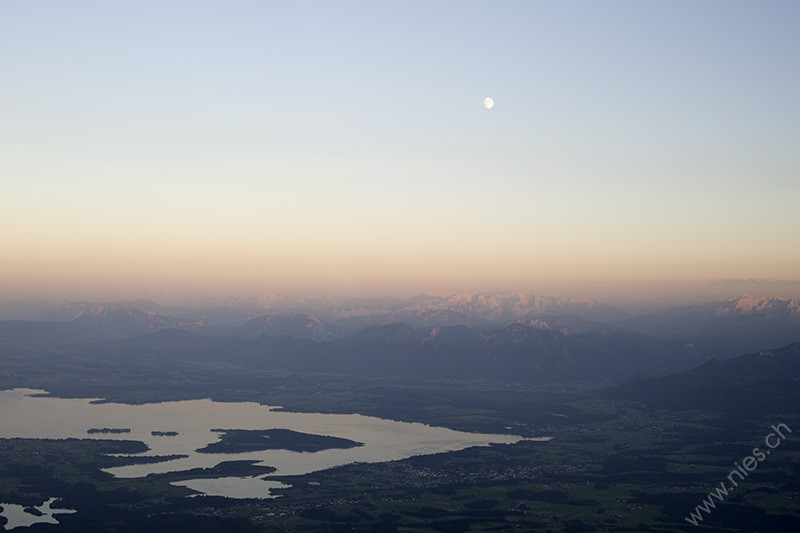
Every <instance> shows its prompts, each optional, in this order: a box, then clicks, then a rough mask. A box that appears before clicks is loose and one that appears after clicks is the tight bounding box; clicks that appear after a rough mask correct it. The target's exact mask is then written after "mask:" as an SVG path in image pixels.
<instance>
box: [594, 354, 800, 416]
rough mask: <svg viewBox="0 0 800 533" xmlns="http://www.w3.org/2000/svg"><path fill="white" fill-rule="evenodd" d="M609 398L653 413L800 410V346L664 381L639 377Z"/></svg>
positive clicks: (716, 362)
mask: <svg viewBox="0 0 800 533" xmlns="http://www.w3.org/2000/svg"><path fill="white" fill-rule="evenodd" d="M608 394H610V395H611V396H613V397H617V398H626V399H629V400H635V401H640V402H643V403H645V404H647V405H650V406H653V407H667V408H675V409H712V410H718V411H730V412H740V413H754V412H776V413H779V412H796V411H797V409H800V343H793V344H790V345H788V346H785V347H783V348H778V349H774V350H762V351H760V352H756V353H750V354H747V355H742V356H739V357H734V358H732V359H728V360H726V361H719V360H718V359H711V360H710V361H708V362H707V363H705V364H703V365H701V366H699V367H696V368H693V369H691V370H687V371H685V372H679V373H675V374H671V375H668V376H665V377H662V378H647V377H642V376H640V377H637V378H635V379H633V380H631V381H629V382H627V383H625V384H623V385H620V386H619V387H615V388H612V389H609V391H608Z"/></svg>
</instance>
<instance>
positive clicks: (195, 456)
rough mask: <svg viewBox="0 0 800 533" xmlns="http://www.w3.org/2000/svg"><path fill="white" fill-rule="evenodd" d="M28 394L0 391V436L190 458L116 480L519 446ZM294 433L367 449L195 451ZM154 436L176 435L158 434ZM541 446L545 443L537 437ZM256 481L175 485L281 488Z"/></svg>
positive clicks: (362, 421)
mask: <svg viewBox="0 0 800 533" xmlns="http://www.w3.org/2000/svg"><path fill="white" fill-rule="evenodd" d="M37 394H46V393H45V392H44V391H37V390H32V389H14V390H6V391H0V420H2V421H3V422H2V424H1V425H0V437H6V438H11V437H22V438H50V439H65V438H83V439H87V438H91V439H115V440H136V441H142V442H144V443H145V444H146V445H147V446H148V447H149V448H150V450H149V451H147V452H145V453H142V454H133V455H134V456H156V455H173V454H182V455H187V456H188V457H186V458H182V459H175V460H170V461H164V462H160V463H152V464H141V465H129V466H123V467H118V468H109V469H107V472H110V473H111V474H113V475H114V476H116V477H121V478H126V477H142V476H146V475H147V474H151V473H165V472H176V471H183V470H189V469H192V468H211V467H213V466H215V465H217V464H219V463H221V462H223V461H236V460H253V461H258V462H259V464H262V465H265V466H272V467H275V468H277V471H276V472H275V473H274V474H270V475H282V476H291V475H301V474H306V473H309V472H314V471H318V470H324V469H326V468H332V467H334V466H339V465H344V464H349V463H353V462H369V463H374V462H383V461H393V460H397V459H405V458H407V457H411V456H415V455H427V454H432V453H440V452H446V451H455V450H461V449H464V448H468V447H471V446H486V445H489V444H493V443H498V444H510V443H515V442H518V441H520V440H522V437H519V436H515V435H493V434H481V433H466V432H462V431H455V430H452V429H447V428H442V427H434V426H428V425H425V424H419V423H407V422H397V421H393V420H384V419H381V418H375V417H369V416H363V415H338V414H320V413H289V412H283V411H276V410H275V409H277V408H276V407H269V406H265V405H260V404H258V403H254V402H237V403H225V402H214V401H211V400H207V399H206V400H187V401H180V402H163V403H153V404H144V405H127V404H119V403H97V401H96V400H95V401H93V400H92V399H86V398H83V399H67V398H52V397H47V396H36V395H37ZM92 428H126V429H127V428H129V429H130V432H126V433H118V434H117V433H93V434H87V430H89V429H92ZM216 428H222V429H250V430H265V429H291V430H294V431H298V432H302V433H311V434H316V435H330V436H334V437H342V438H346V439H350V440H354V441H357V442H361V443H364V446H359V447H356V448H349V449H330V450H323V451H318V452H313V453H310V452H292V451H288V450H265V451H255V452H246V453H214V454H209V453H197V452H196V450H197V449H198V448H203V447H205V446H206V445H208V444H210V443H212V442H217V441H218V440H219V438H220V434H219V433H216V432H212V431H211V430H212V429H216ZM153 431H157V432H158V431H161V432H177V433H178V435H176V436H155V435H152V432H153ZM542 440H546V439H542ZM264 477H265V476H261V477H255V478H254V477H243V478H216V479H198V480H189V481H181V482H176V483H175V484H176V485H182V486H187V487H189V488H192V489H194V490H197V491H199V492H201V493H203V494H208V495H219V496H228V497H234V498H236V497H238V498H268V497H270V493H269V489H270V488H275V487H278V486H284V485H282V484H280V483H278V482H276V481H270V480H264V479H263V478H264Z"/></svg>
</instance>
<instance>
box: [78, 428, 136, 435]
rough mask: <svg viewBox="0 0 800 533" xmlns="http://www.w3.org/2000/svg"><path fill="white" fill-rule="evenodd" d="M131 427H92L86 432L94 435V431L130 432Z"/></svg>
mask: <svg viewBox="0 0 800 533" xmlns="http://www.w3.org/2000/svg"><path fill="white" fill-rule="evenodd" d="M130 432H131V428H90V429H87V430H86V433H88V434H89V435H92V434H94V433H130Z"/></svg>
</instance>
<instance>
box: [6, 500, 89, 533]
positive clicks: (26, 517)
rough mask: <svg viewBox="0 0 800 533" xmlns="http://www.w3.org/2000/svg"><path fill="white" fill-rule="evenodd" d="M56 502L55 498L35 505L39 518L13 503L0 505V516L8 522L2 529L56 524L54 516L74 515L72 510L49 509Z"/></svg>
mask: <svg viewBox="0 0 800 533" xmlns="http://www.w3.org/2000/svg"><path fill="white" fill-rule="evenodd" d="M55 502H56V499H55V498H50V499H49V500H47V501H46V502H44V503H43V504H42V505H37V506H36V510H37V511H39V512H40V513H42V514H41V516H37V515H34V514H31V513H28V512H26V511H25V507H24V506H22V505H19V504H15V503H0V516H4V517H5V518H6V519H7V520H8V522H7V523H6V525H5V526H4V528H3V529H6V530H11V529H14V528H18V527H30V526H32V525H34V524H58V520H56V519H55V517H54V515H56V514H71V513H75V512H76V511H75V510H74V509H57V508H54V507H51V506H52V505H53V503H55Z"/></svg>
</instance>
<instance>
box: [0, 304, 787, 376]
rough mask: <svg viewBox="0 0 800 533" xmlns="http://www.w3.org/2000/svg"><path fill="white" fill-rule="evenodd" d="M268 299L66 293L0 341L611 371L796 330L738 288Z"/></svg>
mask: <svg viewBox="0 0 800 533" xmlns="http://www.w3.org/2000/svg"><path fill="white" fill-rule="evenodd" d="M275 301H276V302H279V303H278V304H276V305H273V306H272V307H269V308H266V309H265V308H264V307H263V306H254V305H247V306H241V307H238V308H237V307H219V306H218V307H208V308H189V307H167V306H161V305H159V304H156V303H153V302H146V301H132V302H130V301H129V302H105V303H101V302H76V303H70V304H67V305H63V306H59V307H54V308H51V309H49V310H47V311H46V312H45V313H44V314H42V316H41V317H40V320H36V321H21V320H10V321H0V349H2V350H6V351H8V350H16V351H17V352H19V353H22V352H25V353H48V352H50V353H56V352H58V353H62V352H65V353H76V352H81V351H82V352H85V353H95V354H97V355H98V356H103V357H105V356H108V357H111V358H112V359H114V360H117V361H125V362H126V364H127V363H131V364H133V363H135V361H136V360H137V358H140V357H144V356H145V355H146V356H147V357H148V358H150V359H152V358H159V357H164V358H167V359H171V360H175V359H179V360H187V361H190V360H203V361H209V360H218V361H225V362H226V363H229V364H234V365H241V366H246V365H252V366H254V367H258V368H272V369H281V370H285V371H292V372H325V373H344V374H362V375H376V376H405V377H409V378H436V379H451V378H458V379H483V378H489V379H498V380H571V379H580V380H584V379H597V378H601V379H613V380H624V379H629V378H631V377H633V376H635V375H637V374H640V373H645V374H650V375H664V374H669V373H670V372H677V371H685V370H688V369H690V368H692V367H695V366H697V365H700V364H702V363H705V362H706V361H708V360H709V358H712V357H713V358H717V359H720V360H724V359H728V358H731V357H733V356H736V355H737V354H741V353H746V352H749V351H760V350H762V349H764V348H765V347H774V346H785V345H789V344H791V343H794V342H798V341H800V303H798V302H797V301H795V300H785V299H780V298H754V297H749V296H743V297H738V298H732V299H730V300H726V301H722V302H709V303H706V304H701V305H692V306H685V307H678V308H670V309H664V310H663V311H661V312H658V313H651V314H647V315H636V316H626V315H625V314H624V313H622V312H621V311H619V310H616V309H614V308H613V307H611V306H608V305H606V304H603V303H602V302H598V301H596V300H576V299H568V298H560V297H542V296H532V295H522V294H512V293H493V294H465V293H464V294H455V295H435V294H426V295H420V296H417V297H414V298H411V299H408V300H404V301H401V300H392V299H384V300H379V301H365V300H361V301H352V300H351V301H344V302H332V301H325V302H321V301H316V302H313V301H309V300H303V299H301V300H291V299H288V298H283V299H280V300H275ZM292 302H294V303H292ZM273 303H274V302H273ZM292 305H294V307H292ZM278 307H280V309H281V310H282V311H281V314H278V311H277V309H278ZM265 311H266V312H265ZM20 351H21V352H20Z"/></svg>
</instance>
